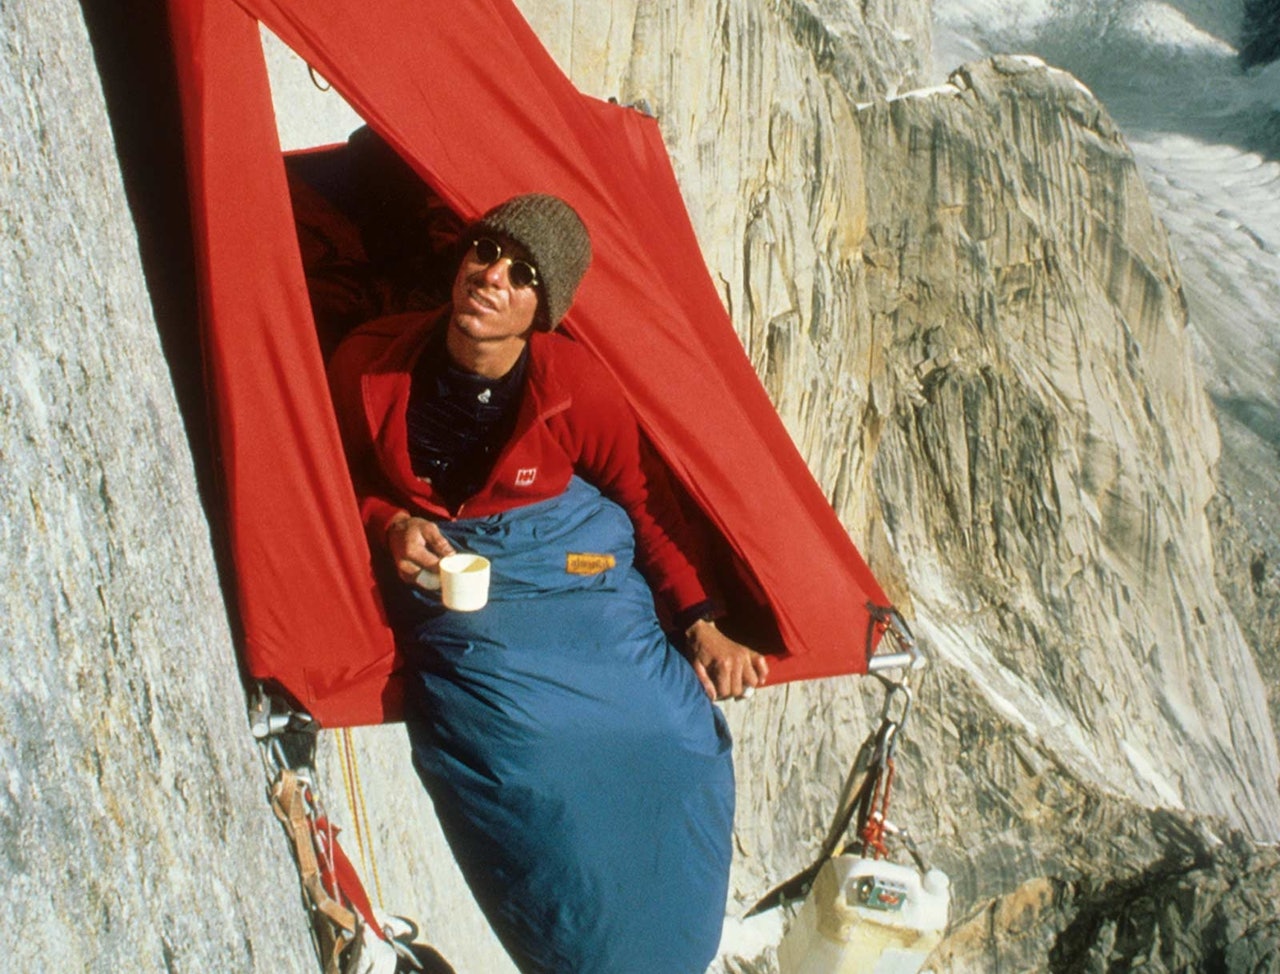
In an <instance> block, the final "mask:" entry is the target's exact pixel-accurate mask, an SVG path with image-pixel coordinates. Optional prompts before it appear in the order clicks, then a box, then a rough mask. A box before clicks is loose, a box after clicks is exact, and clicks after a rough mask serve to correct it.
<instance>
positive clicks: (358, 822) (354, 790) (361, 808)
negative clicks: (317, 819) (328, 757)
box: [338, 727, 386, 910]
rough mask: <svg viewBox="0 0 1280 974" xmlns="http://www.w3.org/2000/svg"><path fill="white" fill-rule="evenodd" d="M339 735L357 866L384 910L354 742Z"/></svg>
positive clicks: (344, 732)
mask: <svg viewBox="0 0 1280 974" xmlns="http://www.w3.org/2000/svg"><path fill="white" fill-rule="evenodd" d="M339 734H340V736H341V739H342V746H341V747H340V748H339V749H338V758H339V762H340V763H341V765H342V784H343V786H344V787H345V789H346V792H347V808H349V809H350V810H351V827H352V830H353V831H354V832H355V834H356V848H357V849H358V850H359V852H360V865H361V867H362V868H365V869H367V871H368V873H369V874H370V875H371V876H373V888H374V892H375V894H376V895H377V897H378V909H380V910H383V909H385V908H386V906H385V904H384V903H383V901H382V877H381V876H379V875H378V860H377V858H376V857H375V856H374V854H373V831H372V829H370V827H369V810H368V808H367V807H366V806H365V802H364V789H363V788H362V787H361V785H360V767H359V764H358V762H357V761H356V747H355V739H354V737H353V736H352V734H351V728H350V727H343V728H342V729H341V730H340V731H339Z"/></svg>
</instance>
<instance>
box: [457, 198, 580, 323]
mask: <svg viewBox="0 0 1280 974" xmlns="http://www.w3.org/2000/svg"><path fill="white" fill-rule="evenodd" d="M484 233H492V234H495V235H497V236H501V237H506V238H507V239H508V240H513V241H515V242H516V243H518V244H519V245H520V246H521V247H523V248H524V249H525V250H526V251H528V253H529V260H530V261H531V262H532V263H533V266H534V267H536V268H537V269H538V282H539V283H538V286H539V289H540V290H541V291H542V302H541V307H540V311H541V312H542V313H544V314H545V323H546V326H547V327H548V328H549V329H553V328H555V327H556V325H558V324H560V319H561V318H563V317H564V316H565V312H567V311H568V310H569V306H570V305H571V304H573V295H574V293H575V292H576V291H577V290H578V284H579V283H581V281H582V275H583V274H585V273H586V272H587V266H588V265H589V264H590V263H591V238H590V237H589V236H587V228H586V227H585V226H583V223H582V218H581V217H579V216H578V214H577V213H576V212H575V211H574V209H573V207H572V206H570V205H569V204H568V203H566V202H565V201H564V200H562V199H560V198H559V197H558V196H548V195H547V194H545V193H529V194H528V195H526V196H514V197H512V198H511V199H509V200H507V201H506V202H505V203H500V204H498V205H497V206H495V207H494V208H493V209H491V210H490V211H489V212H488V213H486V214H485V215H484V216H482V217H481V218H480V219H479V220H478V221H477V222H476V223H475V224H474V225H473V226H472V228H471V236H472V239H474V238H475V237H476V236H478V235H480V234H484Z"/></svg>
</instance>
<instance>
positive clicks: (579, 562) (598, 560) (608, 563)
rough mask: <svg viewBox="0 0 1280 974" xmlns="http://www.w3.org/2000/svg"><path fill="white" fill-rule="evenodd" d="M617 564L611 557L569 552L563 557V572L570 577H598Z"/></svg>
mask: <svg viewBox="0 0 1280 974" xmlns="http://www.w3.org/2000/svg"><path fill="white" fill-rule="evenodd" d="M617 563H618V560H617V559H616V558H614V557H613V555H592V554H587V553H586V552H577V551H571V552H569V553H568V554H567V555H565V556H564V570H565V571H567V572H568V573H569V574H570V575H599V574H600V573H601V572H607V571H608V570H609V569H610V568H612V567H613V566H614V565H616V564H617Z"/></svg>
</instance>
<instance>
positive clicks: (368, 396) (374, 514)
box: [329, 313, 707, 619]
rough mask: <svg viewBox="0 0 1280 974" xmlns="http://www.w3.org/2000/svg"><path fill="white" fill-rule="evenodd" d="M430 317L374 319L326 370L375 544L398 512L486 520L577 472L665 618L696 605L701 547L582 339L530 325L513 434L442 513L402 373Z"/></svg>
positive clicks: (560, 486) (540, 496) (662, 470)
mask: <svg viewBox="0 0 1280 974" xmlns="http://www.w3.org/2000/svg"><path fill="white" fill-rule="evenodd" d="M439 321H440V317H439V315H438V313H436V314H420V313H414V314H403V315H395V316H392V317H389V318H380V319H378V320H376V321H371V322H369V323H368V324H367V325H364V326H363V327H361V328H359V329H358V330H357V331H355V332H353V333H352V334H351V335H350V337H348V338H347V339H346V340H345V341H344V342H343V343H342V344H341V345H340V346H339V348H338V351H337V353H336V354H335V355H334V358H333V361H332V362H331V363H330V366H329V381H330V385H331V387H332V390H333V402H334V408H335V409H336V410H337V414H338V424H339V427H340V429H341V431H342V439H343V443H344V444H345V446H346V450H347V459H348V462H349V463H350V466H351V472H352V479H353V481H354V483H355V488H356V495H357V498H358V499H359V501H360V514H361V516H362V517H363V519H364V524H365V529H366V530H367V531H368V534H369V538H370V543H371V545H373V547H374V548H375V550H378V551H381V550H384V549H385V545H386V532H387V526H388V524H389V523H390V521H391V520H392V518H394V517H395V516H396V515H397V514H399V513H400V512H401V511H409V512H410V513H412V514H415V515H417V516H420V517H425V518H428V519H430V520H436V521H443V520H452V519H454V518H460V517H487V516H489V515H492V514H498V513H500V512H502V511H507V510H510V509H512V508H515V507H520V506H523V505H525V504H532V503H535V502H537V501H541V500H546V499H548V498H551V497H555V496H557V495H559V494H560V493H561V492H563V491H564V489H565V487H567V486H568V484H569V478H570V477H571V476H573V475H574V474H577V475H579V476H580V477H582V479H583V480H586V481H587V482H588V483H591V484H593V485H594V486H595V487H597V488H598V489H599V490H600V491H601V492H602V493H603V494H604V495H605V496H606V497H608V498H610V499H611V500H613V501H615V502H616V503H618V504H619V505H620V506H621V507H622V508H623V509H624V510H625V511H626V512H627V514H628V515H629V516H630V518H631V522H632V524H633V525H634V526H635V531H636V550H637V562H638V564H639V567H640V569H641V570H642V571H643V572H644V574H645V577H646V578H647V579H648V580H649V584H650V586H651V587H652V588H653V591H654V595H655V597H656V598H657V599H658V602H659V605H660V606H661V607H662V609H663V610H664V612H663V614H664V615H665V616H666V617H667V618H669V619H670V618H674V616H675V615H676V614H678V613H679V612H681V611H682V610H684V609H688V608H689V607H691V606H694V605H697V604H698V603H700V602H704V601H705V600H706V598H707V594H706V589H705V588H704V586H703V584H702V582H701V581H700V579H699V573H698V570H697V568H696V567H695V565H696V564H701V563H703V557H702V552H701V546H700V545H699V544H698V543H697V540H696V536H695V534H694V532H693V530H692V529H691V528H690V526H689V525H688V524H687V522H686V521H685V519H684V518H683V516H682V515H681V513H680V507H679V504H678V502H677V501H676V498H675V496H674V494H673V492H672V489H671V481H670V479H669V477H670V475H669V474H668V472H667V470H666V467H665V466H663V464H662V462H661V461H660V460H659V459H658V457H657V455H656V454H655V453H654V451H653V449H652V448H651V447H650V446H649V445H648V443H647V441H645V439H644V438H643V436H642V435H641V433H640V429H639V426H638V425H637V423H636V420H635V416H634V415H633V414H632V412H631V408H630V407H629V406H628V405H627V402H626V399H625V398H624V396H623V394H622V392H621V390H620V389H619V388H618V386H617V384H616V383H615V381H614V380H613V377H612V376H610V375H609V373H608V372H606V371H605V370H604V368H603V367H602V366H601V365H600V364H599V363H598V362H597V361H596V360H595V359H594V358H593V357H592V356H591V354H590V353H589V352H587V351H586V350H585V349H584V348H582V347H581V346H580V345H578V344H576V343H575V342H573V341H572V340H570V339H568V338H565V337H563V336H561V335H554V334H547V333H543V332H534V333H533V334H532V335H531V336H530V340H529V360H528V364H527V366H526V372H525V389H524V394H523V396H522V398H521V401H520V406H519V412H518V415H517V419H516V426H515V432H514V433H513V434H512V436H511V439H510V441H509V442H508V443H507V445H506V447H504V449H503V450H502V452H501V453H500V454H499V456H498V459H497V462H496V463H495V464H494V468H493V472H492V473H490V475H489V479H488V480H487V481H486V483H485V485H484V486H483V487H482V488H481V489H480V491H479V492H478V493H476V494H475V495H474V496H472V497H471V498H469V499H468V500H466V501H464V502H463V503H462V504H461V505H460V506H459V508H458V509H457V510H453V511H451V510H449V509H448V508H447V507H446V506H445V504H444V501H443V500H442V499H441V498H440V497H439V496H438V495H437V494H436V493H435V491H434V490H433V488H432V486H431V484H430V482H429V481H428V480H425V479H423V478H420V477H418V476H417V475H416V474H415V473H414V472H413V468H412V466H411V465H410V462H409V446H408V429H407V424H406V420H405V410H406V407H407V405H408V402H409V384H410V376H411V374H412V372H413V367H414V364H415V363H416V361H417V358H418V355H419V354H420V352H421V350H422V349H423V348H424V346H425V345H426V339H427V336H428V334H429V333H430V331H431V329H432V327H433V326H434V325H436V324H437V323H438V322H439Z"/></svg>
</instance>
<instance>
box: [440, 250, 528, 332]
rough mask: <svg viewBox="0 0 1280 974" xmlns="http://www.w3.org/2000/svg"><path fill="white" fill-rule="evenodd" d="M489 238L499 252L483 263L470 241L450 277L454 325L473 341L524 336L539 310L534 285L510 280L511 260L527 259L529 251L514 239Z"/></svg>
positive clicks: (526, 260) (525, 260)
mask: <svg viewBox="0 0 1280 974" xmlns="http://www.w3.org/2000/svg"><path fill="white" fill-rule="evenodd" d="M491 239H493V240H494V241H495V242H496V243H497V244H498V245H499V247H500V248H501V256H500V257H499V258H498V259H497V260H495V261H493V262H492V263H489V264H486V263H484V262H483V261H482V260H481V259H480V258H479V256H477V254H476V247H475V246H474V245H472V246H471V247H470V248H469V249H468V250H467V252H466V254H465V255H464V256H463V258H462V263H461V265H459V267H458V273H457V275H456V276H455V277H454V279H453V327H454V328H456V329H457V330H458V331H460V332H461V333H462V334H463V335H465V336H466V337H467V338H468V339H470V340H472V341H475V342H486V341H502V340H504V339H511V338H517V337H523V336H525V335H526V334H527V333H528V331H529V330H530V329H531V328H532V327H533V319H534V315H535V314H536V313H537V310H538V289H537V287H536V286H533V285H529V286H525V287H519V286H517V285H515V284H513V283H512V281H511V265H512V262H513V261H524V262H526V263H528V262H529V255H528V254H527V253H525V251H524V249H523V248H522V247H521V246H520V245H519V244H517V243H515V242H514V241H511V240H507V239H505V238H500V237H498V238H491ZM517 276H518V275H517Z"/></svg>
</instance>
